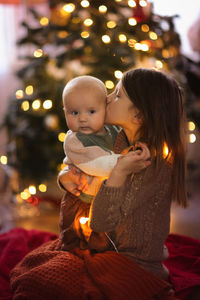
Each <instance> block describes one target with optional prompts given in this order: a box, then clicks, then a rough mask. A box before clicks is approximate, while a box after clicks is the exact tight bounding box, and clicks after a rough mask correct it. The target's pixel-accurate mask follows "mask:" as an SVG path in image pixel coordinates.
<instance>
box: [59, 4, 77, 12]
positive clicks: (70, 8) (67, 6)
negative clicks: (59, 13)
mask: <svg viewBox="0 0 200 300" xmlns="http://www.w3.org/2000/svg"><path fill="white" fill-rule="evenodd" d="M62 9H63V10H64V11H65V12H67V13H72V12H73V11H74V10H75V5H74V4H73V3H68V4H65V5H64V6H63V8H62Z"/></svg>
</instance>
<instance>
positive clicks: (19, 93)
mask: <svg viewBox="0 0 200 300" xmlns="http://www.w3.org/2000/svg"><path fill="white" fill-rule="evenodd" d="M15 95H16V98H17V99H21V98H23V97H24V91H23V90H17V91H16V93H15Z"/></svg>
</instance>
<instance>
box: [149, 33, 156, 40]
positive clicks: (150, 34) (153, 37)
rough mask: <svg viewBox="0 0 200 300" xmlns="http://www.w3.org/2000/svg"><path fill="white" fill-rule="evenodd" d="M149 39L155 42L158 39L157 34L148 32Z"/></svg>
mask: <svg viewBox="0 0 200 300" xmlns="http://www.w3.org/2000/svg"><path fill="white" fill-rule="evenodd" d="M149 37H150V39H152V40H157V38H158V36H157V34H156V33H155V32H153V31H150V32H149Z"/></svg>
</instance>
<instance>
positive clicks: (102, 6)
mask: <svg viewBox="0 0 200 300" xmlns="http://www.w3.org/2000/svg"><path fill="white" fill-rule="evenodd" d="M99 12H100V13H102V14H105V13H106V12H107V7H106V6H105V5H100V6H99Z"/></svg>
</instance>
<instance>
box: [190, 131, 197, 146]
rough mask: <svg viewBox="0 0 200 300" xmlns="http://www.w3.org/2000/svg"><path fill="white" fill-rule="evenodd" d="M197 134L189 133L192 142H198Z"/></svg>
mask: <svg viewBox="0 0 200 300" xmlns="http://www.w3.org/2000/svg"><path fill="white" fill-rule="evenodd" d="M196 139H197V138H196V135H195V134H194V133H191V134H189V142H190V143H191V144H193V143H194V142H196Z"/></svg>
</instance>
